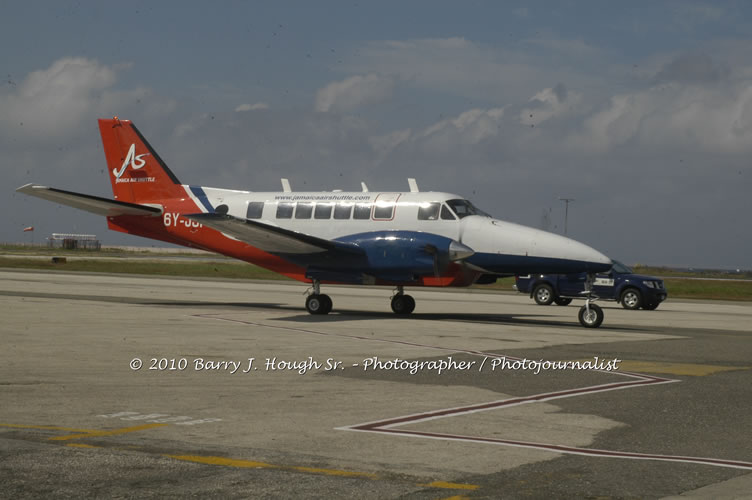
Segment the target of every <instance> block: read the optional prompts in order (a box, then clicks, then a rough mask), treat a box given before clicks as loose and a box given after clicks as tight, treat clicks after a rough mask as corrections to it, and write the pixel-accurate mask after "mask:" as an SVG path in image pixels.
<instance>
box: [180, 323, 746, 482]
mask: <svg viewBox="0 0 752 500" xmlns="http://www.w3.org/2000/svg"><path fill="white" fill-rule="evenodd" d="M193 316H194V317H198V318H205V319H214V320H218V321H227V322H230V323H240V324H245V325H252V326H259V327H263V328H272V329H279V330H287V331H291V332H298V333H304V334H308V335H321V336H327V337H340V338H348V339H353V340H359V341H365V342H380V343H388V344H397V345H407V346H411V347H422V348H425V349H434V350H439V351H443V352H461V353H465V354H471V355H474V356H493V357H499V356H502V355H500V354H496V353H486V352H482V351H475V350H467V349H456V348H448V347H441V346H434V345H427V344H419V343H416V342H408V341H404V340H390V339H380V338H374V337H363V336H358V335H348V334H341V333H331V332H319V331H316V330H308V329H305V328H293V327H289V326H281V325H269V324H266V323H258V322H254V321H246V320H238V319H230V318H223V317H220V316H219V315H216V314H195V315H193ZM506 358H507V359H512V360H521V359H522V358H516V357H514V356H506ZM592 371H596V372H598V371H599V372H602V373H610V374H613V375H619V376H622V377H628V378H633V379H635V380H633V381H631V382H621V383H618V382H617V383H612V384H601V385H594V386H587V387H580V388H576V389H568V390H564V391H557V392H552V393H542V394H535V395H532V396H526V397H521V398H511V399H507V400H501V401H491V402H486V403H478V404H476V405H471V406H463V407H457V408H444V409H439V410H434V411H432V412H424V413H418V414H412V415H403V416H399V417H394V418H390V419H385V420H380V421H376V422H367V423H363V424H356V425H351V426H345V427H336V428H335V430H342V431H355V432H370V433H381V434H389V435H393V436H404V437H411V438H423V439H439V440H447V441H465V442H473V443H485V444H493V445H499V446H511V447H517V448H530V449H537V450H545V451H552V452H555V453H563V454H570V455H584V456H591V457H605V458H626V459H632V460H658V461H664V462H684V463H696V464H702V465H711V466H715V467H730V468H735V469H746V470H752V462H744V461H736V460H725V459H717V458H707V457H687V456H680V455H660V454H648V453H637V452H624V451H615V450H600V449H595V448H578V447H575V446H567V445H558V444H553V443H536V442H531V441H516V440H503V439H494V438H485V437H476V436H462V435H454V434H440V433H429V432H419V431H408V430H398V429H396V427H400V426H402V425H406V424H414V423H417V422H425V421H428V420H434V419H438V418H448V417H456V416H459V415H466V414H469V413H476V412H480V411H488V410H495V409H499V408H507V407H512V406H518V405H521V404H527V403H536V402H541V401H551V400H553V399H563V398H571V397H577V396H583V395H587V394H595V393H600V392H607V391H614V390H620V389H629V388H632V387H641V386H645V385H657V384H668V383H674V382H680V380H675V379H667V378H661V377H655V376H651V375H644V374H641V373H632V372H622V371H618V370H616V371H607V370H592Z"/></svg>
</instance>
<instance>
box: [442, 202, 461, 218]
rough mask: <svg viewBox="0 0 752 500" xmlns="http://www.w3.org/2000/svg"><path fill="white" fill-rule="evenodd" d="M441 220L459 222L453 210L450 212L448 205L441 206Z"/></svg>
mask: <svg viewBox="0 0 752 500" xmlns="http://www.w3.org/2000/svg"><path fill="white" fill-rule="evenodd" d="M441 220H457V218H456V217H455V216H454V214H453V213H452V211H451V210H449V207H448V206H446V205H441Z"/></svg>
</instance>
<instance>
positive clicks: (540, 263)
mask: <svg viewBox="0 0 752 500" xmlns="http://www.w3.org/2000/svg"><path fill="white" fill-rule="evenodd" d="M471 219H472V220H471ZM463 229H464V231H463V237H462V242H463V244H466V245H469V246H470V247H472V248H473V249H474V250H475V255H473V256H472V257H471V258H469V259H468V262H470V263H472V264H475V265H477V266H479V267H482V268H484V269H492V268H493V269H494V270H496V271H497V272H511V273H519V274H528V273H556V274H569V273H581V272H601V271H607V270H608V269H610V268H611V265H612V262H611V259H610V258H608V257H607V256H605V255H603V254H602V253H601V252H599V251H597V250H595V249H594V248H591V247H589V246H588V245H585V244H584V243H580V242H579V241H575V240H573V239H571V238H567V237H566V236H561V235H558V234H553V233H549V232H546V231H541V230H539V229H534V228H532V227H527V226H522V225H519V224H514V223H512V222H505V221H501V220H498V219H488V218H481V217H466V218H465V220H463Z"/></svg>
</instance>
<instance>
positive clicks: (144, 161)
mask: <svg viewBox="0 0 752 500" xmlns="http://www.w3.org/2000/svg"><path fill="white" fill-rule="evenodd" d="M99 132H100V133H101V134H102V144H103V145H104V155H105V157H106V158H107V166H108V171H109V176H110V182H112V193H113V194H114V195H115V199H117V200H119V201H127V202H131V203H149V202H158V201H159V200H162V199H165V198H176V197H180V196H183V195H185V193H184V192H183V189H182V188H181V186H180V181H178V179H177V177H175V174H173V173H172V172H171V171H170V169H169V168H167V165H165V163H164V162H163V161H162V158H160V157H159V155H158V154H157V152H156V151H154V149H152V147H151V145H150V144H149V143H148V142H147V141H146V139H144V136H142V135H141V132H139V131H138V129H137V128H136V127H135V125H133V124H132V123H131V122H130V121H129V120H120V119H118V118H117V117H115V118H112V119H110V120H99Z"/></svg>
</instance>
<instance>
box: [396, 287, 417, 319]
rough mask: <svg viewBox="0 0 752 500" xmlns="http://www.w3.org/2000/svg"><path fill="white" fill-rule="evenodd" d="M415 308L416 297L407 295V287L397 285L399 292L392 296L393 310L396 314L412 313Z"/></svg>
mask: <svg viewBox="0 0 752 500" xmlns="http://www.w3.org/2000/svg"><path fill="white" fill-rule="evenodd" d="M414 310H415V299H414V298H412V297H411V296H410V295H405V288H404V287H402V286H398V287H397V293H396V294H394V296H392V311H394V314H400V315H403V314H410V313H411V312H413V311H414Z"/></svg>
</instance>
